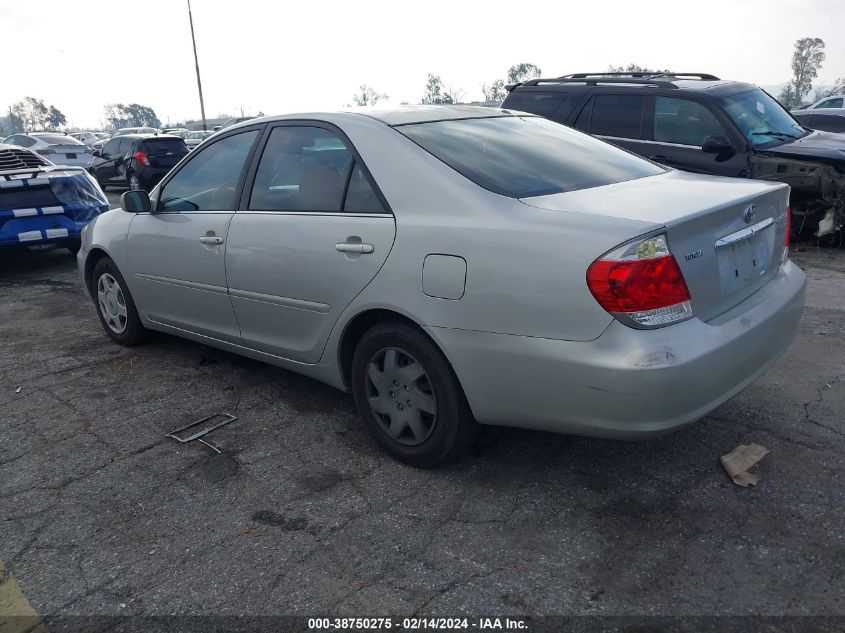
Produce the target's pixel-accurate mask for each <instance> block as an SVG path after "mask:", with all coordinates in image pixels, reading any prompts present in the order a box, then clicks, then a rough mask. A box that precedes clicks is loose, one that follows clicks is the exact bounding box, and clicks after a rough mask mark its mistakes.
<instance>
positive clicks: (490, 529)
mask: <svg viewBox="0 0 845 633" xmlns="http://www.w3.org/2000/svg"><path fill="white" fill-rule="evenodd" d="M793 259H794V260H795V261H796V262H797V263H799V265H801V266H802V267H803V268H805V270H806V271H807V272H808V275H809V291H808V303H807V308H806V310H805V313H804V318H803V321H802V324H801V329H800V334H799V336H798V338H797V340H796V341H795V343H794V344H793V345H792V347H791V348H790V349H789V351H788V352H787V353H786V355H785V356H784V357H783V358H782V359H781V360H780V361H779V362H778V363H777V364H776V365H775V366H774V367H773V368H772V369H771V370H770V371H769V372H768V373H766V374H765V375H764V376H762V377H761V378H760V379H759V380H757V381H756V382H755V383H754V384H753V385H751V386H750V387H749V388H748V389H746V390H745V391H744V392H743V393H741V394H740V395H738V396H737V397H735V398H733V399H732V400H731V401H729V402H727V403H726V404H725V405H723V406H722V407H720V408H719V409H718V410H716V411H715V412H714V413H713V414H712V415H710V416H708V417H707V418H706V419H704V420H702V421H701V422H699V423H698V424H696V425H693V426H691V427H689V428H687V429H685V430H682V431H681V432H678V433H675V434H673V435H670V436H667V437H664V438H660V439H656V440H651V441H647V442H641V443H622V442H613V441H607V440H594V439H585V438H578V437H569V436H563V435H552V434H546V433H538V432H527V431H519V430H510V429H497V428H489V429H486V430H485V432H484V433H483V434H482V437H481V439H480V441H479V442H478V444H477V445H476V447H475V448H474V449H473V450H472V452H471V453H470V454H469V455H467V456H466V457H465V458H464V459H462V460H460V461H458V462H457V463H454V464H451V465H449V466H447V467H444V468H440V469H437V470H429V471H423V470H415V469H413V468H410V467H407V466H404V465H402V464H399V463H397V462H395V461H393V460H391V459H390V458H388V457H387V456H385V454H383V453H382V452H381V451H380V450H379V449H378V448H377V446H376V445H375V444H374V443H373V442H372V441H371V440H370V439H369V437H368V436H367V435H366V433H365V431H364V430H363V428H362V426H361V425H360V424H359V423H358V420H357V419H356V415H355V411H354V409H353V405H352V401H351V398H350V397H349V396H348V395H346V394H343V393H339V392H337V391H334V390H332V389H331V388H329V387H326V386H323V385H321V384H319V383H317V382H314V381H312V380H309V379H307V378H303V377H300V376H297V375H295V374H292V373H289V372H287V371H284V370H281V369H278V368H274V367H270V366H267V365H263V364H261V363H259V362H256V361H252V360H248V359H245V358H240V357H237V356H234V355H232V354H228V353H225V352H221V351H217V350H214V349H211V348H208V347H204V346H202V345H199V344H196V343H191V342H187V341H183V340H180V339H177V338H172V337H169V336H164V335H160V336H154V337H153V339H152V341H151V342H150V343H148V344H146V345H145V346H142V347H138V348H134V349H125V348H122V347H118V346H116V345H114V344H112V343H111V342H110V341H109V340H108V338H107V337H106V336H105V334H104V333H103V332H102V330H101V327H100V324H99V322H98V320H97V317H96V314H95V312H94V307H93V305H92V304H91V303H90V302H89V301H88V300H87V299H86V298H85V297H84V295H83V294H82V291H81V288H80V283H79V281H78V279H77V275H76V270H75V265H74V260H73V258H72V257H70V256H69V255H68V254H67V252H66V251H54V252H49V253H30V254H26V255H22V256H20V257H18V258H16V259H15V261H13V262H12V264H11V266H10V267H8V268H7V269H6V270H4V271H1V272H0V410H2V416H0V561H2V562H3V563H5V567H6V569H7V571H8V572H9V573H11V574H13V575H14V577H15V579H16V581H17V583H18V584H19V585H20V587H21V589H22V591H23V592H24V593H25V595H26V597H27V598H28V599H29V601H30V602H31V604H32V605H33V606H34V607H35V609H37V611H38V612H39V613H41V614H45V615H46V614H52V615H73V614H81V615H92V614H101V615H130V614H145V615H164V614H173V613H178V614H209V613H211V614H229V615H239V614H274V615H277V614H286V615H291V614H298V615H312V616H313V615H326V614H348V615H377V614H382V615H387V614H391V615H409V614H433V615H457V614H467V615H496V614H510V615H515V614H536V615H553V614H567V615H582V614H584V615H634V614H637V615H695V614H707V615H713V614H725V615H727V614H730V615H749V614H754V615H807V614H817V615H843V614H845V607H843V605H845V578H843V570H845V529H843V527H844V526H845V510H844V509H845V487H843V483H842V482H843V477H842V475H843V471H844V470H845V460H843V453H844V452H845V441H843V439H845V438H843V430H845V428H844V427H845V422H844V421H845V416H843V409H844V408H845V380H843V378H845V251H831V250H817V249H815V248H812V247H808V248H807V249H806V250H805V252H797V251H796V250H795V249H794V253H793ZM549 386H550V388H553V387H554V385H549ZM18 387H20V388H21V389H20V393H16V390H17V388H18ZM217 412H230V413H233V414H234V415H237V416H238V419H237V420H236V421H235V422H233V423H231V424H229V425H228V426H225V427H223V428H221V429H219V430H217V431H215V432H213V433H212V434H210V435H209V436H208V437H207V439H208V440H209V442H211V443H212V444H214V445H215V446H216V447H218V448H219V449H220V450H221V451H222V452H221V453H220V454H217V453H215V452H214V451H213V450H212V449H210V448H209V447H207V446H204V445H202V444H198V443H196V442H194V443H191V444H186V445H180V444H177V443H176V442H174V441H172V440H170V439H167V438H165V437H164V435H165V433H167V432H168V431H170V430H172V429H174V428H176V427H179V426H182V425H185V424H188V423H189V422H192V421H194V420H197V419H199V418H201V417H203V416H206V415H210V414H213V413H217ZM751 442H756V443H759V444H762V445H763V446H765V447H767V448H768V449H769V450H770V451H771V453H770V454H769V455H767V456H766V457H765V458H764V459H763V460H762V462H761V463H760V464H759V465H758V466H756V467H755V468H756V472H758V473H759V474H760V475H761V477H762V479H761V481H760V483H759V484H758V485H757V486H756V487H754V488H740V487H737V486H735V485H734V484H733V483H732V482H731V481H730V479H729V478H728V477H727V475H726V474H725V473H724V471H723V470H722V468H721V465H720V463H719V456H720V455H723V454H725V453H727V452H729V451H730V450H732V449H733V448H734V447H736V446H737V445H739V444H748V443H751Z"/></svg>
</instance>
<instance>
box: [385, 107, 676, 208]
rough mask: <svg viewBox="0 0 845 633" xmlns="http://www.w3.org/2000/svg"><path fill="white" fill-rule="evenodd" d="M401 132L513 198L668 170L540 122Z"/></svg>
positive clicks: (508, 120)
mask: <svg viewBox="0 0 845 633" xmlns="http://www.w3.org/2000/svg"><path fill="white" fill-rule="evenodd" d="M395 129H396V130H397V131H399V132H401V133H402V134H404V135H405V136H407V137H408V138H409V139H411V140H412V141H414V142H415V143H416V144H417V145H419V146H420V147H422V148H423V149H425V150H426V151H428V152H430V153H431V154H433V155H434V156H436V157H437V158H439V159H440V160H442V161H443V162H444V163H446V164H447V165H449V166H450V167H451V168H452V169H454V170H455V171H457V172H458V173H460V174H462V175H463V176H465V177H467V178H469V179H470V180H472V181H473V182H475V183H476V184H477V185H480V186H481V187H484V188H485V189H488V190H490V191H493V192H494V193H498V194H501V195H504V196H509V197H511V198H528V197H531V196H543V195H548V194H553V193H560V192H563V191H575V190H577V189H587V188H589V187H600V186H602V185H609V184H613V183H616V182H623V181H625V180H634V179H636V178H644V177H646V176H654V175H657V174H660V173H663V171H664V170H663V169H662V168H661V167H658V166H657V165H654V164H653V163H649V162H647V161H645V160H643V159H641V158H638V157H636V156H634V155H632V154H629V153H628V152H625V151H623V150H621V149H619V148H617V147H614V146H612V145H610V144H608V143H605V142H603V141H599V140H598V139H594V138H591V137H589V136H587V135H585V134H581V133H580V132H577V131H575V130H572V129H570V128H567V127H565V126H563V125H560V124H558V123H554V122H552V121H549V120H547V119H542V118H539V117H496V118H488V119H464V120H451V121H437V122H433V123H417V124H413V125H402V126H397V127H396V128H395Z"/></svg>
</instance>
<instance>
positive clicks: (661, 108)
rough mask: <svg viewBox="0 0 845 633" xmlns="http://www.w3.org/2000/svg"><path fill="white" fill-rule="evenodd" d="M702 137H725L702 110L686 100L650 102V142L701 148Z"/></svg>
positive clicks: (664, 98)
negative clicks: (652, 103) (651, 107)
mask: <svg viewBox="0 0 845 633" xmlns="http://www.w3.org/2000/svg"><path fill="white" fill-rule="evenodd" d="M706 136H726V134H725V130H724V128H723V127H722V125H721V124H720V123H719V121H718V120H716V117H715V116H713V113H712V112H710V110H708V109H707V108H706V107H705V106H703V105H701V104H700V103H697V102H695V101H690V100H689V99H676V98H674V97H655V98H654V140H655V141H663V142H665V143H678V144H681V145H696V146H698V147H701V146H702V144H703V142H704V138H705V137H706Z"/></svg>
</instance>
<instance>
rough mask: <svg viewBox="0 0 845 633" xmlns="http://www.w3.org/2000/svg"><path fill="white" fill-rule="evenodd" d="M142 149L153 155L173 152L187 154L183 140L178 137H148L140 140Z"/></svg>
mask: <svg viewBox="0 0 845 633" xmlns="http://www.w3.org/2000/svg"><path fill="white" fill-rule="evenodd" d="M142 146H143V147H144V151H146V152H149V153H150V154H153V155H158V154H166V153H167V152H173V153H174V154H187V153H188V148H187V147H186V146H185V141H183V140H182V139H180V138H158V139H148V140H146V141H143V142H142Z"/></svg>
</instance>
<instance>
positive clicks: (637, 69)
mask: <svg viewBox="0 0 845 633" xmlns="http://www.w3.org/2000/svg"><path fill="white" fill-rule="evenodd" d="M607 71H608V72H611V73H669V72H672V71H671V70H667V69H665V68H664V69H663V70H659V69H656V68H648V67H647V66H640V65H639V64H628V65H627V66H613V65H611V66H610V68H608V69H607Z"/></svg>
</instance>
